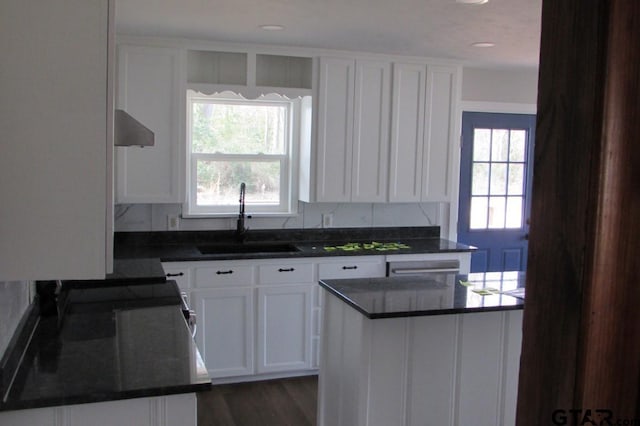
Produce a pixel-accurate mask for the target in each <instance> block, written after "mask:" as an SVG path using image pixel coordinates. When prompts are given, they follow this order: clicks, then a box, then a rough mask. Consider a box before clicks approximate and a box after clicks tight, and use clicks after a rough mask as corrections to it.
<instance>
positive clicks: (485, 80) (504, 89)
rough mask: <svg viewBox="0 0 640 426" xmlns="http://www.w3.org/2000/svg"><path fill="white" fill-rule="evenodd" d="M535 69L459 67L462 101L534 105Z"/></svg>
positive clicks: (535, 92) (536, 74) (535, 89)
mask: <svg viewBox="0 0 640 426" xmlns="http://www.w3.org/2000/svg"><path fill="white" fill-rule="evenodd" d="M537 96H538V70H537V69H530V68H527V69H513V70H491V69H481V68H463V70H462V101H463V102H465V101H472V102H503V103H510V104H535V103H536V100H537Z"/></svg>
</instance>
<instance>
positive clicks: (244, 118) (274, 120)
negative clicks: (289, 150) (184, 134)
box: [191, 102, 288, 154]
mask: <svg viewBox="0 0 640 426" xmlns="http://www.w3.org/2000/svg"><path fill="white" fill-rule="evenodd" d="M287 110H288V107H287V105H277V104H275V105H274V104H259V103H253V104H251V105H248V104H242V103H233V102H229V103H217V102H216V103H214V102H194V103H193V111H192V113H193V114H192V128H191V132H192V133H191V143H192V151H193V152H195V153H216V152H219V153H222V154H258V153H264V154H284V153H285V150H286V139H287V134H286V129H287Z"/></svg>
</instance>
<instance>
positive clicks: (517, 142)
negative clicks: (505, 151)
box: [509, 130, 527, 162]
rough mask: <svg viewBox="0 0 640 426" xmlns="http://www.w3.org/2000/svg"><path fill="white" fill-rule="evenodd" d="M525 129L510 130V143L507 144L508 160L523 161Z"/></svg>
mask: <svg viewBox="0 0 640 426" xmlns="http://www.w3.org/2000/svg"><path fill="white" fill-rule="evenodd" d="M526 134H527V133H526V131H524V130H512V131H511V143H510V144H509V161H519V162H524V148H525V137H526Z"/></svg>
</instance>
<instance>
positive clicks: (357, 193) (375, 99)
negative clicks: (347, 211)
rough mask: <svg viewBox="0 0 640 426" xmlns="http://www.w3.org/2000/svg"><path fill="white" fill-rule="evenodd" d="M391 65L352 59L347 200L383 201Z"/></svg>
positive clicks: (387, 143) (387, 152) (384, 193)
mask: <svg viewBox="0 0 640 426" xmlns="http://www.w3.org/2000/svg"><path fill="white" fill-rule="evenodd" d="M390 76H391V64H390V63H389V62H384V61H356V84H355V98H354V99H355V105H354V123H353V129H354V130H353V154H352V155H353V158H352V175H351V201H353V202H385V201H386V200H387V180H388V169H389V167H388V164H389V98H390V91H391V77H390Z"/></svg>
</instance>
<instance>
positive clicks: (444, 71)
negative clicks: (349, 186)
mask: <svg viewBox="0 0 640 426" xmlns="http://www.w3.org/2000/svg"><path fill="white" fill-rule="evenodd" d="M456 84H457V70H456V68H455V67H445V66H431V65H422V64H405V63H395V64H394V66H393V113H392V122H391V155H390V179H389V201H393V202H420V201H422V202H425V201H438V202H442V201H451V200H450V197H451V176H450V173H451V161H453V158H452V150H453V148H452V144H453V143H454V139H453V137H452V135H453V134H454V133H453V132H454V130H455V123H454V120H453V117H454V114H455V110H454V108H455V99H456V96H457V94H456Z"/></svg>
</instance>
